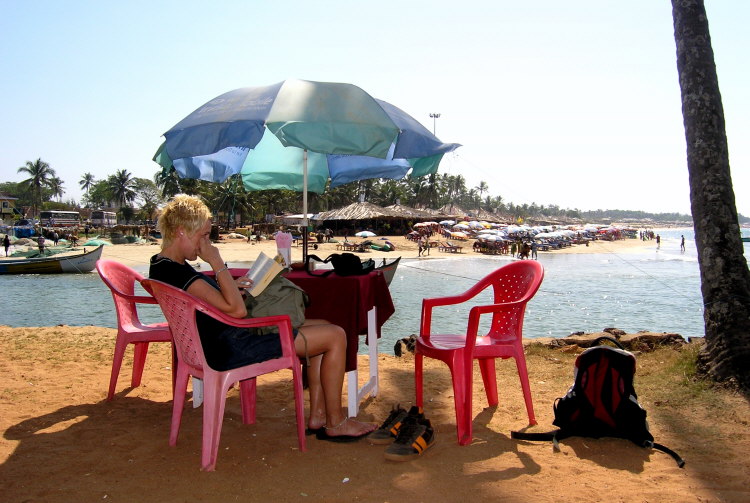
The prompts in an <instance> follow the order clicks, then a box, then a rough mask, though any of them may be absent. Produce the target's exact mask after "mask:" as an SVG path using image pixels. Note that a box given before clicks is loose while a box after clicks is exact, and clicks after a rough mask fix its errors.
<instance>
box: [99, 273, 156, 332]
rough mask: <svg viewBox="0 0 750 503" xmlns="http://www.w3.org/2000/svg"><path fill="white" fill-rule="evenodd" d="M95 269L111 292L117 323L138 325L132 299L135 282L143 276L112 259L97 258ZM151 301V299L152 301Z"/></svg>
mask: <svg viewBox="0 0 750 503" xmlns="http://www.w3.org/2000/svg"><path fill="white" fill-rule="evenodd" d="M96 270H97V271H98V272H99V276H100V277H101V278H102V281H104V284H105V285H107V287H109V289H110V291H111V292H112V298H113V299H114V301H115V309H116V310H117V320H118V324H119V325H120V326H122V327H129V326H133V325H140V321H139V320H138V311H137V310H136V307H135V301H134V299H130V298H128V297H134V296H135V283H136V282H140V281H142V280H143V276H142V275H141V274H139V273H138V272H137V271H134V270H133V269H131V268H130V267H128V266H126V265H123V264H121V263H119V262H115V261H114V260H99V261H97V262H96ZM152 303H153V301H152Z"/></svg>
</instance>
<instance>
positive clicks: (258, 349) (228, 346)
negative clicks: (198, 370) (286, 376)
mask: <svg viewBox="0 0 750 503" xmlns="http://www.w3.org/2000/svg"><path fill="white" fill-rule="evenodd" d="M158 228H159V230H160V231H161V235H162V239H163V241H162V247H161V252H160V253H159V254H157V255H154V256H153V257H152V258H151V265H150V268H149V276H150V277H151V278H152V279H156V280H159V281H163V282H165V283H168V284H170V285H173V286H176V287H177V288H181V289H183V290H185V291H187V292H188V293H190V294H191V295H194V296H196V297H198V298H200V299H202V300H204V301H206V302H208V303H209V304H211V305H212V306H214V307H216V308H217V309H218V310H220V311H222V312H224V313H226V314H228V315H230V316H234V317H237V318H243V317H245V316H246V315H247V310H246V308H245V302H244V299H243V297H242V291H243V290H245V289H247V288H251V287H252V283H251V282H249V281H248V280H247V279H246V278H241V279H237V280H235V279H234V278H232V275H231V274H230V273H229V271H228V270H227V267H226V265H225V264H224V260H223V259H222V258H221V254H220V253H219V249H218V248H217V247H215V246H214V245H213V244H211V241H210V240H209V233H210V231H211V212H210V211H209V209H208V208H207V207H206V205H205V204H203V202H202V201H201V200H200V199H199V198H197V197H194V196H187V195H184V194H180V195H177V196H175V197H174V198H173V199H172V200H171V201H170V202H169V203H168V204H167V205H166V207H165V208H164V210H163V211H162V214H161V217H160V218H159V223H158ZM198 257H200V258H201V260H203V261H205V262H207V263H208V264H209V265H210V266H211V268H212V269H213V271H214V274H215V276H214V277H215V279H214V278H210V277H208V276H206V275H205V274H202V273H201V272H199V271H196V270H195V269H193V267H192V266H191V265H190V264H189V263H188V262H187V261H188V260H196V259H197V258H198ZM198 314H199V315H201V316H199V317H198V319H197V324H198V332H199V334H200V337H201V343H202V345H203V351H204V353H205V355H206V361H207V362H208V364H209V365H211V367H212V368H214V369H216V370H227V369H231V368H237V367H240V366H242V365H248V364H251V363H257V362H261V361H265V360H269V359H272V358H278V357H279V356H280V355H281V344H280V342H279V336H278V334H267V335H259V334H255V333H253V332H250V331H248V330H247V329H244V328H238V327H231V326H228V325H225V324H223V323H221V322H219V321H217V320H214V319H213V318H210V317H208V316H206V315H202V313H198ZM305 341H306V342H305ZM294 345H295V349H296V350H297V355H299V356H301V357H303V356H305V355H306V354H307V356H309V359H310V365H309V366H308V369H307V378H308V385H309V391H310V416H309V418H308V420H307V426H308V434H313V433H314V434H316V435H317V438H319V439H322V440H331V441H336V442H347V441H353V440H357V439H359V438H362V437H364V436H365V435H367V434H368V433H369V432H371V431H372V430H374V429H375V428H376V425H374V424H370V423H362V422H359V421H356V420H354V419H349V418H347V417H346V414H345V413H344V411H343V409H342V406H341V389H342V386H343V382H344V369H345V361H346V334H345V333H344V330H343V329H342V328H341V327H339V326H338V325H333V324H331V323H329V322H327V321H325V320H308V321H307V322H306V323H305V324H304V325H302V326H301V327H300V328H299V330H295V340H294Z"/></svg>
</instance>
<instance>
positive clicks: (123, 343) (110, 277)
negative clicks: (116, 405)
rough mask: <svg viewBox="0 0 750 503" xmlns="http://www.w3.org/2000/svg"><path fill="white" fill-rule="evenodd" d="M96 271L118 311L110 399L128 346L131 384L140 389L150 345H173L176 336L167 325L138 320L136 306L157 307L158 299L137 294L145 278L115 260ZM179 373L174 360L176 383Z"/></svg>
mask: <svg viewBox="0 0 750 503" xmlns="http://www.w3.org/2000/svg"><path fill="white" fill-rule="evenodd" d="M96 270H97V271H99V276H100V277H101V278H102V281H104V284H105V285H107V286H108V287H109V289H110V291H111V292H112V298H113V299H114V301H115V309H116V311H117V340H116V341H115V354H114V358H113V359H112V375H111V376H110V378H109V392H108V393H107V400H112V398H113V397H114V396H115V388H116V386H117V377H118V376H119V374H120V367H122V359H123V357H124V356H125V349H127V347H128V344H133V346H134V349H133V376H132V377H131V379H130V385H131V386H132V387H133V388H136V387H138V386H140V385H141V377H142V376H143V366H144V365H145V363H146V354H147V353H148V345H149V343H150V342H170V343H171V342H172V335H171V334H170V332H169V326H168V325H167V324H166V323H154V324H151V325H148V324H144V323H141V321H140V319H139V318H138V310H137V307H136V304H156V299H154V298H153V297H152V296H150V295H145V296H144V295H135V283H136V282H140V281H141V280H143V279H144V278H143V276H142V275H140V274H139V273H138V272H136V271H134V270H133V269H131V268H130V267H128V266H126V265H123V264H120V263H119V262H115V261H113V260H99V261H97V263H96ZM175 375H176V370H175V366H174V358H173V361H172V382H173V384H174V376H175Z"/></svg>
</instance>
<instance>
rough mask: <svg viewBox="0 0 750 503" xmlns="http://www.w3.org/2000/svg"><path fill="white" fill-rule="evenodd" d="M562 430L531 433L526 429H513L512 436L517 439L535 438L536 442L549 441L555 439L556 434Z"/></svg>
mask: <svg viewBox="0 0 750 503" xmlns="http://www.w3.org/2000/svg"><path fill="white" fill-rule="evenodd" d="M559 431H560V430H554V431H547V432H544V433H533V432H532V433H529V432H526V431H511V432H510V438H513V439H515V440H533V441H535V442H548V441H550V440H554V439H555V434H557V432H559Z"/></svg>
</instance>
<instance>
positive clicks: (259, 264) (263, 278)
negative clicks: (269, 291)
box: [245, 252, 284, 297]
mask: <svg viewBox="0 0 750 503" xmlns="http://www.w3.org/2000/svg"><path fill="white" fill-rule="evenodd" d="M283 260H284V259H283V258H282V257H281V255H276V257H275V258H270V257H269V256H268V255H266V254H265V253H263V252H260V255H258V258H257V259H256V260H255V262H253V265H252V267H250V269H249V270H248V271H247V273H245V276H246V277H247V278H249V279H251V280H252V281H253V287H252V288H250V289H248V290H247V293H249V294H250V295H252V296H253V297H257V296H258V295H260V293H261V292H262V291H263V290H265V289H266V287H267V286H268V284H269V283H270V282H271V280H273V278H275V277H276V276H278V274H279V273H280V272H281V271H283V270H284V266H283V265H282V263H283Z"/></svg>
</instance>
